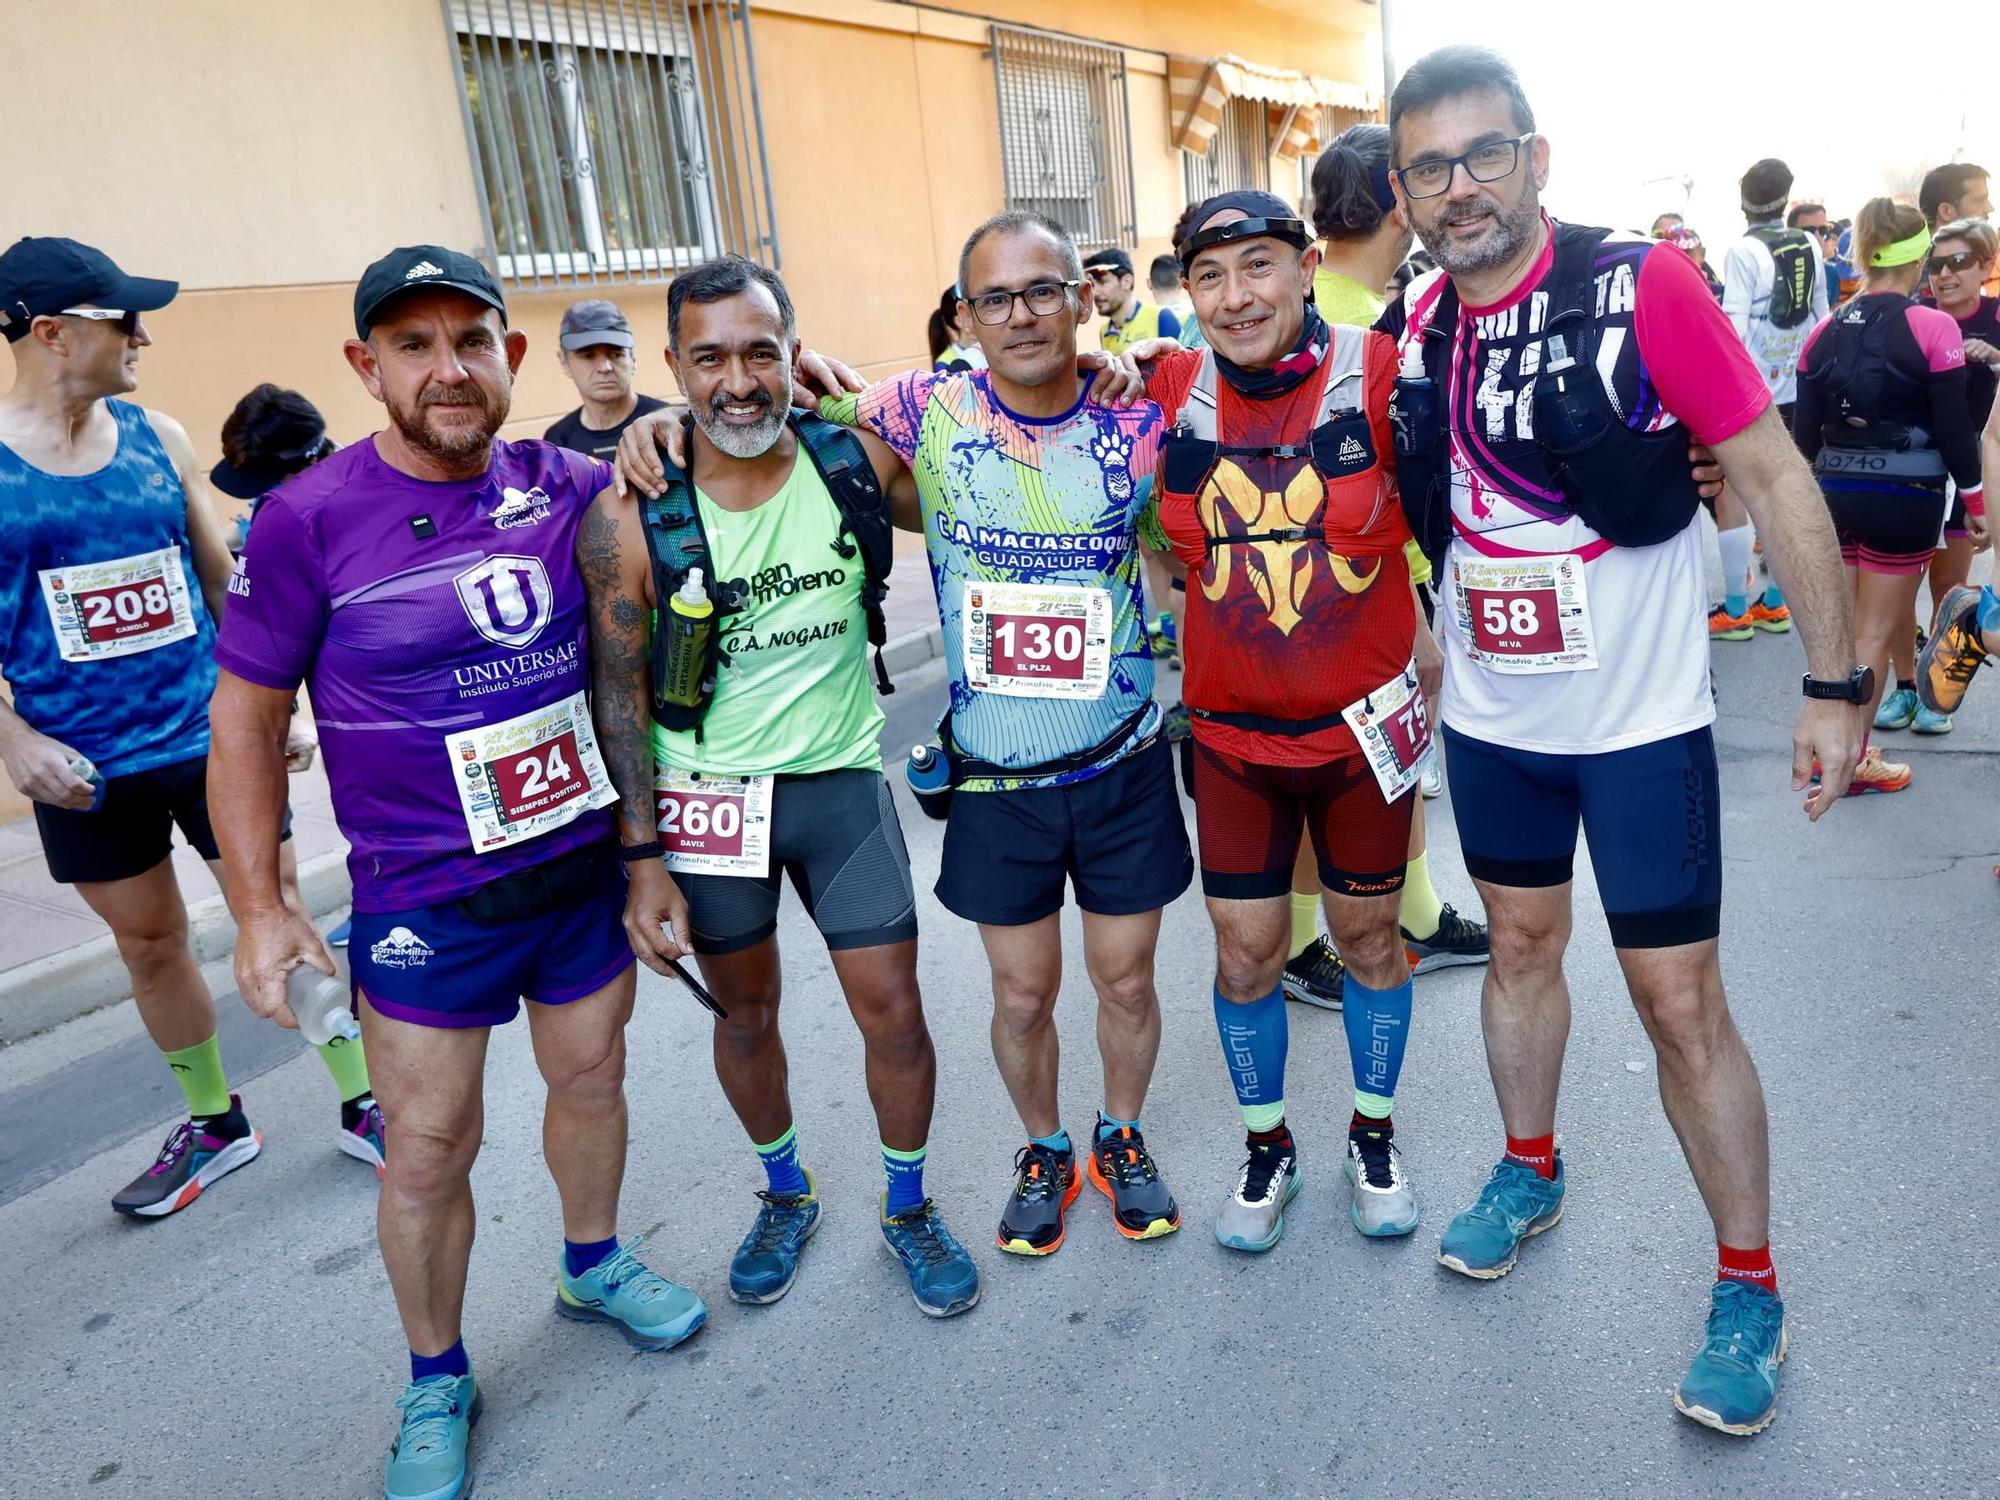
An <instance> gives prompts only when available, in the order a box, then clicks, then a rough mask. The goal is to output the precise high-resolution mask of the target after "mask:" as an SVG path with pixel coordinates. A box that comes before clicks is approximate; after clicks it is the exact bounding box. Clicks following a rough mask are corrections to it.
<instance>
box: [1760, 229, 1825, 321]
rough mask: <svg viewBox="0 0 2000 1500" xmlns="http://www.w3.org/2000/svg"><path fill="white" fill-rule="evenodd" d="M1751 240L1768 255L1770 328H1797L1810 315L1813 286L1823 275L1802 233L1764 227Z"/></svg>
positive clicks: (1800, 230) (1795, 230) (1797, 230)
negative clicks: (1770, 274) (1770, 270)
mask: <svg viewBox="0 0 2000 1500" xmlns="http://www.w3.org/2000/svg"><path fill="white" fill-rule="evenodd" d="M1750 238H1751V239H1753V240H1755V241H1757V243H1758V244H1760V245H1762V246H1763V247H1764V248H1765V249H1766V250H1769V251H1770V252H1771V266H1772V276H1771V311H1770V314H1769V316H1770V319H1771V326H1772V327H1774V328H1796V327H1798V326H1799V324H1801V323H1803V322H1805V320H1806V319H1807V318H1810V317H1811V316H1812V304H1813V283H1814V281H1815V280H1816V279H1817V278H1818V277H1819V276H1820V275H1821V274H1822V273H1821V271H1820V268H1819V262H1818V261H1817V260H1816V259H1815V258H1814V256H1813V253H1812V245H1811V243H1810V242H1809V241H1808V240H1807V239H1806V234H1805V231H1804V230H1803V229H1779V228H1778V227H1777V226H1775V225H1772V224H1766V225H1765V226H1764V227H1763V228H1761V229H1753V230H1751V231H1750Z"/></svg>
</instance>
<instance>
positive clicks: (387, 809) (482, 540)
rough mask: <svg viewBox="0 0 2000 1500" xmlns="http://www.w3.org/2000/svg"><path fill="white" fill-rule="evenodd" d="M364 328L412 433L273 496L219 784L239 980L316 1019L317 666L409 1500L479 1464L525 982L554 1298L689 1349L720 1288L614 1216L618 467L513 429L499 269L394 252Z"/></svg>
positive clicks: (380, 391) (359, 350) (233, 639)
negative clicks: (491, 1102) (493, 1167)
mask: <svg viewBox="0 0 2000 1500" xmlns="http://www.w3.org/2000/svg"><path fill="white" fill-rule="evenodd" d="M354 321H355V332H356V337H355V338H354V339H353V340H351V341H349V343H348V344H347V346H346V354H347V360H348V363H349V364H350V365H352V366H353V367H354V371H355V373H356V374H357V375H359V376H360V378H361V383H362V384H363V385H364V386H365V387H366V388H367V390H368V393H369V394H370V395H371V396H373V397H374V398H375V399H376V400H378V401H380V402H382V403H383V405H384V406H385V407H386V408H387V409H388V413H389V418H390V424H389V426H388V427H387V428H385V429H384V430H383V431H381V432H379V433H377V434H375V436H374V437H373V438H372V439H370V440H367V441H364V442H360V443H356V444H354V445H353V446H352V447H349V448H345V449H342V450H341V451H340V452H339V453H337V454H335V455H334V456H333V457H331V458H329V459H327V460H326V461H324V462H323V463H321V464H319V465H317V466H315V467H314V468H312V469H309V470H307V471H306V472H305V473H303V474H300V475H298V476H295V477H294V478H293V479H291V480H289V481H287V482H286V483H285V484H284V485H283V486H281V487H280V488H279V489H278V490H276V491H274V492H273V493H272V495H271V496H270V497H269V498H268V499H267V500H266V501H265V503H264V505H263V506H262V508H261V509H260V510H259V512H258V518H257V525H256V527H255V528H254V529H253V530H252V532H251V534H250V540H249V545H248V547H247V548H246V550H245V552H244V555H243V558H242V561H241V562H240V564H239V565H238V568H237V571H236V574H235V576H234V577H233V578H232V579H231V581H230V584H229V593H230V596H231V597H230V599H229V608H228V610H227V614H226V618H225V621H224V625H223V629H222V632H221V637H220V639H219V641H218V643H217V647H216V657H217V660H218V662H219V663H220V666H221V674H220V678H219V681H218V683H217V687H216V692H215V698H214V702H213V704H212V706H211V716H212V719H211V723H212V735H213V741H214V749H213V752H212V755H211V759H210V783H209V796H210V798H211V802H212V805H213V807H214V809H215V821H216V825H217V832H218V837H219V840H220V842H221V845H222V855H223V861H224V864H225V867H226V869H227V871H228V878H229V883H230V888H231V889H232V890H240V891H241V892H242V893H243V895H242V900H241V902H240V903H239V907H238V912H239V921H240V934H239V937H238V941H237V949H236V977H237V983H238V985H239V986H240V988H241V989H242V992H243V997H244V999H245V1001H246V1002H247V1003H248V1004H249V1005H250V1008H251V1009H252V1010H254V1011H256V1012H257V1013H258V1014H260V1015H263V1016H267V1017H270V1018H271V1019H273V1020H275V1021H277V1022H278V1024H280V1025H283V1026H291V1025H295V1024H296V1021H295V1018H294V1017H293V1016H292V1014H291V1012H290V1009H289V1007H288V1006H287V1004H286V995H285V986H286V976H287V975H288V974H289V973H290V971H291V970H293V969H295V968H299V967H301V966H304V967H306V968H311V969H319V970H323V971H325V972H327V973H332V972H333V963H332V961H331V959H330V958H329V957H328V955H327V953H326V950H325V949H324V948H323V947H322V946H321V944H320V942H319V940H318V938H317V936H316V935H315V934H314V932H313V930H312V928H311V927H310V926H309V925H308V924H307V923H305V922H304V921H303V920H302V919H301V918H299V917H298V916H297V915H296V914H295V913H293V912H291V911H290V910H288V909H287V908H286V907H285V906H284V905H283V903H282V902H281V901H280V900H279V895H278V875H277V870H278V864H277V857H278V828H279V819H280V817H281V815H282V809H283V803H284V779H285V773H284V762H283V750H284V733H285V718H286V711H287V707H288V705H289V703H290V701H291V698H292V695H293V694H294V693H295V692H296V691H297V689H298V686H299V683H300V682H301V681H304V682H306V683H307V684H309V686H310V688H311V693H312V702H313V708H314V711H315V716H316V717H317V719H318V723H319V730H320V742H321V745H322V746H323V748H324V750H325V753H326V762H327V776H328V780H329V782H330V783H331V786H332V791H333V807H334V816H335V818H336V819H337V820H338V821H339V824H340V828H341V832H342V833H343V834H345V835H346V836H347V839H348V842H349V844H350V845H351V853H350V854H349V857H348V868H349V872H350V874H351V875H352V877H353V882H354V934H353V939H352V945H351V948H350V956H351V962H352V968H353V986H354V997H355V999H354V1003H355V1006H356V1010H357V1013H358V1014H359V1015H360V1017H361V1020H362V1030H363V1035H364V1036H365V1038H366V1040H367V1046H368V1054H369V1059H370V1061H371V1063H372V1064H373V1065H374V1067H373V1071H374V1075H375V1090H376V1096H377V1098H378V1099H379V1100H380V1101H381V1105H382V1109H383V1113H384V1116H385V1117H386V1120H387V1123H388V1128H389V1130H390V1132H391V1133H392V1134H393V1135H394V1136H395V1138H396V1148H395V1150H393V1151H391V1152H390V1153H389V1166H388V1172H387V1176H386V1177H385V1178H384V1181H383V1186H382V1195H381V1201H380V1206H379V1210H378V1213H379V1222H380V1234H381V1242H382V1258H383V1261H384V1263H385V1264H386V1266H387V1268H388V1272H389V1281H390V1285H391V1286H392V1287H393V1288H394V1289H395V1294H396V1305H397V1308H398V1310H399V1311H400V1313H401V1314H402V1320H403V1327H404V1331H405V1332H406V1334H407V1335H408V1338H409V1345H410V1364H411V1379H410V1385H409V1387H408V1389H407V1390H406V1391H405V1393H404V1394H403V1397H402V1399H401V1400H400V1401H399V1402H398V1403H397V1405H398V1407H399V1408H400V1409H401V1412H402V1425H401V1430H400V1432H399V1433H398V1435H397V1439H396V1442H395V1445H394V1446H393V1447H392V1448H391V1449H390V1453H389V1460H388V1464H387V1467H386V1471H385V1474H384V1479H383V1486H384V1493H385V1495H386V1496H387V1497H388V1500H406V1497H414V1496H439V1495H454V1496H455V1495H458V1494H460V1493H462V1492H463V1489H464V1487H465V1485H467V1484H468V1483H469V1482H470V1470H469V1467H468V1464H467V1452H466V1450H467V1444H468V1441H469V1437H470V1427H471V1423H472V1422H473V1421H474V1420H475V1419H476V1418H477V1416H478V1412H479V1396H478V1390H477V1387H476V1385H475V1384H474V1381H473V1378H472V1374H471V1369H470V1366H469V1364H468V1362H467V1359H466V1354H465V1348H464V1345H463V1343H462V1342H461V1340H460V1338H459V1314H460V1309H461V1306H462V1304H463V1301H464V1292H465V1279H466V1263H467V1259H468V1257H469V1255H470V1252H471V1248H472V1232H473V1206H472V1192H471V1187H470V1183H469V1174H470V1172H471V1168H472V1162H473V1158H474V1157H475V1156H476V1155H477V1154H478V1150H479V1139H480V1133H481V1123H482V1100H481V1083H482V1076H483V1073H484V1070H485V1062H486V1044H487V1035H488V1031H489V1028H491V1027H493V1026H496V1025H500V1024H503V1023H505V1022H507V1021H509V1020H511V1019H512V1018H513V1017H514V1015H515V1014H516V1013H517V1011H518V1010H519V1003H520V999H521V998H522V997H525V998H526V999H527V1000H528V1002H529V1004H528V1024H529V1029H530V1031H531V1032H532V1033H533V1035H534V1044H535V1057H536V1060H537V1062H538V1063H539V1065H540V1067H541V1070H542V1076H543V1079H544V1080H545V1081H546V1083H547V1085H548V1105H547V1111H546V1114H545V1116H544V1127H543V1153H544V1155H545V1156H546V1158H547V1160H548V1164H549V1170H550V1173H551V1175H552V1176H554V1178H555V1180H556V1187H557V1190H558V1192H559V1193H560V1195H561V1198H562V1209H563V1237H564V1245H563V1252H562V1255H561V1258H560V1263H559V1265H558V1267H557V1276H556V1288H557V1295H556V1310H557V1311H558V1312H559V1313H562V1314H563V1315H565V1316H567V1317H571V1318H576V1319H582V1320H603V1321H608V1322H610V1323H612V1324H613V1325H614V1326H616V1327H617V1328H618V1330H619V1331H620V1332H621V1333H623V1334H624V1335H625V1337H626V1338H627V1340H628V1341H630V1342H632V1343H634V1344H636V1345H638V1346H639V1347H641V1348H648V1349H661V1348H666V1347H669V1346H670V1345H672V1344H676V1343H678V1342H680V1340H682V1339H684V1338H686V1337H687V1336H688V1335H689V1334H691V1333H693V1332H694V1331H695V1329H697V1328H699V1327H700V1326H701V1324H702V1322H703V1321H704V1320H705V1319H706V1317H707V1309H706V1308H704V1307H703V1306H702V1303H701V1301H700V1299H699V1298H697V1297H696V1296H695V1295H694V1293H692V1292H690V1291H688V1290H687V1289H686V1288H684V1287H680V1286H677V1285H675V1284H674V1283H672V1282H670V1281H666V1280H664V1279H663V1278H661V1277H660V1276H658V1275H656V1274H655V1273H654V1272H652V1271H650V1270H648V1269H647V1268H646V1267H645V1266H644V1265H643V1264H641V1263H640V1262H639V1261H638V1260H637V1259H636V1258H635V1257H634V1255H633V1249H634V1247H635V1245H636V1243H637V1242H636V1241H627V1242H626V1243H625V1244H623V1245H620V1243H619V1242H618V1239H617V1233H616V1224H617V1213H618V1194H619V1186H620V1182H621V1179H622V1177H623V1175H624V1162H625V1142H626V1116H625V1095H624V1073H625V1042H624V1033H625V1023H626V1021H627V1020H628V1019H629V1017H630V1016H631V1013H632V998H633V987H634V969H633V960H632V953H631V951H630V948H629V947H628V945H627V942H626V938H625V935H624V929H623V926H622V922H621V914H622V911H623V907H624V899H625V891H624V886H625V882H624V880H623V879H622V878H621V875H620V872H619V868H618V864H617V860H616V854H615V849H614V847H613V845H612V844H611V843H610V841H609V840H610V832H611V828H610V814H609V813H608V812H607V811H606V809H607V808H608V807H609V806H610V805H611V804H612V803H613V802H614V801H615V800H616V794H615V793H614V791H613V790H612V786H611V781H610V778H609V776H608V775H607V774H606V772H605V768H604V763H603V761H602V759H601V758H600V757H599V755H598V750H597V743H596V739H595V737H594V735H593V733H592V730H591V723H590V714H589V711H588V708H587V705H586V701H585V689H586V687H587V685H588V680H589V673H588V667H587V663H586V660H585V655H584V651H585V628H586V627H585V613H584V592H583V585H582V582H581V581H580V579H579V578H578V577H577V574H576V569H575V564H574V559H573V549H574V546H575V541H576V531H577V525H578V523H579V522H580V521H581V520H582V519H583V516H584V514H585V511H586V509H587V507H588V505H589V502H590V499H591V497H592V495H594V494H595V493H596V492H597V491H598V490H600V489H602V488H604V487H605V485H606V484H607V483H608V482H609V477H610V473H609V470H608V469H606V468H605V466H604V465H603V464H601V463H599V462H597V461H596V460H594V459H591V458H586V457H583V456H581V455H578V454H573V453H568V452H565V451H564V450H562V449H559V448H556V447H554V446H552V445H550V444H548V443H543V442H521V443H507V442H500V441H496V440H495V437H494V434H495V433H496V432H497V431H498V430H499V429H500V427H501V425H502V424H503V423H504V422H505V421H506V420H507V413H508V408H509V404H510V401H511V392H512V385H513V375H514V371H515V370H517V369H518V368H519V367H520V363H521V359H522V356H523V355H524V353H525V352H526V349H527V339H526V336H525V335H523V334H520V333H517V332H509V331H508V329H507V315H506V307H505V304H504V302H503V301H502V299H501V295H500V290H499V288H498V287H497V286H496V285H495V284H494V282H493V280H492V278H491V277H490V276H489V275H488V274H487V272H486V270H485V268H484V267H483V266H481V265H480V264H479V263H478V262H477V261H474V260H472V259H470V258H469V257H467V256H464V255H460V254H457V253H455V252H452V251H448V250H444V249H440V248H439V247H437V246H434V245H420V246H415V247H411V248H405V249H400V250H393V251H391V252H390V253H389V254H388V255H387V256H385V257H383V258H382V259H381V260H379V261H377V262H376V263H375V264H374V265H372V266H370V267H369V268H368V270H367V271H366V272H365V273H364V274H363V275H362V278H361V282H360V285H359V286H358V287H357V288H356V291H355V299H354Z"/></svg>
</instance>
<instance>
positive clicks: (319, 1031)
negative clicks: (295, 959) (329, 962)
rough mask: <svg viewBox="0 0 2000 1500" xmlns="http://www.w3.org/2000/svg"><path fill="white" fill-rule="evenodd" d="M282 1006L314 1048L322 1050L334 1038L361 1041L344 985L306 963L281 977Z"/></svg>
mask: <svg viewBox="0 0 2000 1500" xmlns="http://www.w3.org/2000/svg"><path fill="white" fill-rule="evenodd" d="M285 1003H286V1004H287V1005H289V1006H291V1008H292V1014H293V1015H295V1016H297V1017H298V1018H299V1030H300V1031H301V1032H303V1033H304V1034H305V1039H306V1040H307V1041H309V1042H311V1043H312V1044H313V1045H314V1046H315V1047H324V1046H325V1045H326V1044H327V1043H328V1042H330V1041H332V1040H333V1039H334V1038H335V1037H339V1038H340V1039H341V1040H343V1041H348V1042H354V1041H359V1040H360V1039H361V1024H360V1022H358V1021H356V1020H355V1019H354V1012H353V1011H352V1010H351V1009H350V1008H349V1006H348V1001H347V985H346V984H345V983H343V982H342V981H341V980H339V979H337V978H335V977H334V976H333V975H331V974H322V973H320V971H319V970H318V969H315V968H313V967H312V966H311V965H310V964H300V965H299V966H298V967H297V968H296V969H294V970H292V972H291V973H289V974H287V975H286V976H285Z"/></svg>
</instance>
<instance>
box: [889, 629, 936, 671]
mask: <svg viewBox="0 0 2000 1500" xmlns="http://www.w3.org/2000/svg"><path fill="white" fill-rule="evenodd" d="M943 655H944V634H943V631H942V629H941V628H940V627H939V626H936V625H931V626H928V627H926V628H925V629H923V630H913V631H911V632H910V633H909V634H908V635H899V636H897V637H896V638H895V639H894V640H893V641H891V642H889V644H888V645H886V646H884V647H883V648H882V665H883V666H884V667H886V668H888V670H889V674H890V675H891V676H892V677H893V676H894V675H895V674H896V673H898V672H907V671H908V670H909V669H910V668H911V667H916V666H921V665H922V664H923V663H925V662H927V661H931V660H934V659H935V658H937V657H940V656H943Z"/></svg>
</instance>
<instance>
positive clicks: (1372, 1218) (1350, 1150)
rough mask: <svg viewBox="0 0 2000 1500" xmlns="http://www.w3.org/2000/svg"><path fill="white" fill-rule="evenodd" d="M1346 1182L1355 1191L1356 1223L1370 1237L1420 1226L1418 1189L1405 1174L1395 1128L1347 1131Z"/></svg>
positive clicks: (1400, 1232) (1373, 1237) (1377, 1237)
mask: <svg viewBox="0 0 2000 1500" xmlns="http://www.w3.org/2000/svg"><path fill="white" fill-rule="evenodd" d="M1347 1185H1348V1187H1349V1188H1351V1189H1353V1192H1354V1204H1353V1208H1352V1214H1353V1217H1354V1227H1355V1228H1356V1229H1358V1230H1360V1231H1361V1232H1362V1233H1363V1234H1365V1235H1367V1236H1368V1237H1369V1238H1370V1239H1393V1238H1395V1237H1396V1236H1397V1235H1400V1234H1408V1233H1410V1231H1411V1230H1413V1229H1415V1228H1416V1227H1417V1218H1418V1215H1419V1210H1418V1208H1417V1193H1416V1189H1415V1188H1413V1187H1411V1186H1410V1179H1409V1178H1407V1177H1405V1176H1404V1175H1403V1158H1402V1153H1401V1152H1400V1151H1398V1150H1397V1149H1396V1141H1395V1137H1394V1134H1393V1132H1391V1131H1387V1130H1350V1131H1349V1132H1348V1133H1347Z"/></svg>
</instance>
